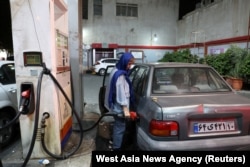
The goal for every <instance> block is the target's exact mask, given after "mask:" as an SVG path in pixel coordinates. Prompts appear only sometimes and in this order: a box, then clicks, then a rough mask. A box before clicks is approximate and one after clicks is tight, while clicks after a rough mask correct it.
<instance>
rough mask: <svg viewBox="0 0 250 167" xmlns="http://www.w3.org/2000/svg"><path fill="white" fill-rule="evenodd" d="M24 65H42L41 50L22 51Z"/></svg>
mask: <svg viewBox="0 0 250 167" xmlns="http://www.w3.org/2000/svg"><path fill="white" fill-rule="evenodd" d="M23 62H24V66H42V63H43V60H42V52H23Z"/></svg>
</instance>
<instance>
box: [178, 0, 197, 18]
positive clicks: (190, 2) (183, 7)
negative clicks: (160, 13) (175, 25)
mask: <svg viewBox="0 0 250 167" xmlns="http://www.w3.org/2000/svg"><path fill="white" fill-rule="evenodd" d="M199 2H201V0H180V5H179V19H181V18H182V16H184V15H186V14H187V13H189V12H191V11H193V10H194V9H195V6H196V4H197V3H199Z"/></svg>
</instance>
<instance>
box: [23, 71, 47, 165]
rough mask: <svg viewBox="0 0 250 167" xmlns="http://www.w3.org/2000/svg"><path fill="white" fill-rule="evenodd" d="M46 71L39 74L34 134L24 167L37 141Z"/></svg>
mask: <svg viewBox="0 0 250 167" xmlns="http://www.w3.org/2000/svg"><path fill="white" fill-rule="evenodd" d="M45 72H46V71H45V69H43V71H42V72H41V73H40V75H39V78H38V82H37V98H36V111H35V121H34V129H33V135H32V139H31V143H30V147H29V151H28V153H27V156H26V158H25V160H24V163H23V165H22V167H25V166H26V165H27V163H28V161H29V159H30V156H31V154H32V151H33V148H34V145H35V141H36V135H37V129H38V122H39V111H40V96H41V85H42V78H43V74H44V73H45Z"/></svg>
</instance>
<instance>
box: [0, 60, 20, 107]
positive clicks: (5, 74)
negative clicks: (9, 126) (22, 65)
mask: <svg viewBox="0 0 250 167" xmlns="http://www.w3.org/2000/svg"><path fill="white" fill-rule="evenodd" d="M0 86H1V88H2V90H3V91H4V92H5V94H6V95H7V97H8V98H9V99H10V101H11V102H12V104H13V107H14V106H15V107H17V88H16V79H15V66H14V63H8V64H4V65H2V66H1V68H0Z"/></svg>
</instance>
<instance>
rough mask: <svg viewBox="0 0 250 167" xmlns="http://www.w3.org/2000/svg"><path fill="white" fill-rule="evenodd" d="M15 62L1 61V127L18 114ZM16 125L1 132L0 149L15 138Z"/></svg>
mask: <svg viewBox="0 0 250 167" xmlns="http://www.w3.org/2000/svg"><path fill="white" fill-rule="evenodd" d="M16 89H17V88H16V78H15V65H14V62H13V61H0V127H4V126H5V125H6V124H8V123H9V122H10V121H11V120H13V118H14V117H15V116H16V114H17V111H18V110H17V108H18V106H17V105H18V104H17V90H16ZM15 126H16V125H15V124H14V125H13V126H9V127H7V128H4V129H2V130H0V147H1V146H5V145H7V144H8V143H9V142H10V141H11V140H12V138H13V137H14V134H15V132H14V130H15Z"/></svg>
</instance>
